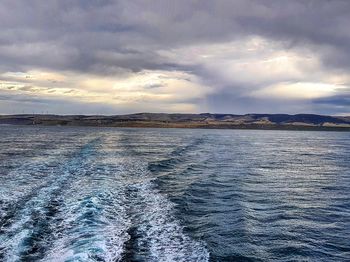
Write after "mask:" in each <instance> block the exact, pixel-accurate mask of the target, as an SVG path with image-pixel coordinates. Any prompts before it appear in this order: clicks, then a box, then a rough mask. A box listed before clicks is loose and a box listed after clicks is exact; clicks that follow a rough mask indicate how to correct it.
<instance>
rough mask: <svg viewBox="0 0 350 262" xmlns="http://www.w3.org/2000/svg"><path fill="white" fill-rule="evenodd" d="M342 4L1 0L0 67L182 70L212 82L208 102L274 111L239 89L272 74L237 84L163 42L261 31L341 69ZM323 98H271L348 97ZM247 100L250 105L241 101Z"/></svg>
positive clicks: (348, 6) (346, 40) (349, 20)
mask: <svg viewBox="0 0 350 262" xmlns="http://www.w3.org/2000/svg"><path fill="white" fill-rule="evenodd" d="M349 13H350V3H349V2H348V1H345V0H344V1H343V0H333V1H328V0H308V1H304V0H295V1H278V0H235V1H231V0H220V1H211V0H203V1H196V0H193V1H192V0H179V1H163V0H156V1H147V0H136V1H117V0H116V1H107V0H103V1H96V0H80V1H69V0H55V1H40V0H33V1H27V0H17V1H13V0H3V1H1V2H0V59H1V64H0V72H8V71H13V72H15V71H22V72H25V71H28V70H31V69H36V68H39V69H44V70H61V71H73V72H83V73H93V74H98V75H102V76H103V75H123V74H132V73H134V72H139V71H142V70H170V71H174V70H179V71H186V72H190V73H192V74H194V75H196V76H198V77H199V78H200V79H201V80H202V82H203V83H205V84H208V85H210V86H213V88H215V89H216V91H215V92H214V93H211V94H208V95H207V98H206V99H207V105H208V109H209V110H211V111H217V112H218V111H220V112H222V111H226V112H228V111H230V112H232V111H234V112H237V111H240V112H243V111H249V112H251V111H256V112H257V111H271V110H272V109H274V110H275V109H276V107H273V108H272V107H271V100H262V99H261V100H259V99H257V98H254V99H253V98H248V97H246V96H245V92H247V90H249V89H251V90H254V89H258V88H260V87H262V86H266V85H269V84H273V83H274V82H276V81H277V79H276V78H274V77H271V79H267V80H265V82H260V83H254V82H252V83H250V84H249V83H248V84H247V83H245V85H244V86H243V85H242V83H241V82H240V81H238V80H237V81H235V80H232V79H230V80H227V79H224V78H222V77H221V76H220V75H217V74H216V73H215V72H214V71H213V70H211V68H206V67H205V66H203V64H201V63H199V62H198V61H193V62H192V63H182V62H181V61H179V60H174V59H171V58H169V57H167V56H165V55H163V54H162V52H160V51H162V50H176V49H179V48H180V49H181V48H186V47H187V46H196V45H206V44H207V45H208V44H209V45H210V44H220V43H227V42H230V41H239V40H241V39H245V38H248V37H251V36H261V37H264V38H266V39H270V40H271V41H275V42H278V43H279V45H280V46H281V47H282V48H283V49H284V50H293V51H297V52H301V53H302V54H307V53H308V52H313V53H316V54H317V55H318V56H319V57H320V59H321V60H320V61H321V62H322V65H321V67H320V70H324V71H327V72H337V73H342V74H348V73H349V70H350V30H349V29H348V28H349V26H350V16H349ZM238 52H239V51H237V53H238ZM229 59H230V58H229ZM232 59H233V58H232ZM253 77H254V76H252V78H253ZM280 80H281V79H278V81H280ZM283 80H285V81H287V80H288V81H298V80H299V79H292V78H289V79H287V78H286V79H283ZM145 86H148V88H152V87H156V86H157V85H153V84H148V85H145ZM322 99H323V100H322ZM322 99H320V100H315V101H314V102H311V105H312V106H310V104H309V102H307V103H302V102H300V103H299V102H295V101H294V102H293V101H290V107H288V108H283V105H285V101H274V102H273V104H274V105H278V107H277V108H278V110H279V111H280V112H282V111H288V112H293V110H294V111H295V112H296V111H298V112H299V111H300V110H299V109H301V110H309V111H314V112H317V110H318V109H317V108H318V107H319V106H320V105H321V104H322V105H323V104H325V103H327V104H328V105H331V104H332V105H338V104H339V105H343V107H346V106H347V105H346V103H347V102H348V100H346V99H345V100H344V99H342V98H339V97H338V96H337V95H336V96H334V97H329V98H322ZM204 102H205V101H203V103H204ZM199 103H200V102H199ZM252 104H254V107H253V108H255V109H252V110H249V106H245V105H252ZM270 109H271V110H270ZM343 109H344V108H342V110H343ZM320 110H324V109H320ZM333 111H334V110H333ZM333 111H332V113H333ZM348 111H349V110H348Z"/></svg>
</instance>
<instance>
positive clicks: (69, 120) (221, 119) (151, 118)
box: [0, 113, 350, 131]
mask: <svg viewBox="0 0 350 262" xmlns="http://www.w3.org/2000/svg"><path fill="white" fill-rule="evenodd" d="M0 125H43V126H101V127H154V128H212V129H269V130H274V129H276V130H325V131H327V130H334V131H350V116H326V115H314V114H297V115H288V114H246V115H234V114H210V113H202V114H165V113H137V114H128V115H113V116H104V115H50V114H46V115H44V114H21V115H0Z"/></svg>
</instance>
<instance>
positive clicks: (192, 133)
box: [0, 126, 350, 261]
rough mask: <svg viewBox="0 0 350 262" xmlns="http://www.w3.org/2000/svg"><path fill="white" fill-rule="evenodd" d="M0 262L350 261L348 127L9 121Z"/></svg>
mask: <svg viewBox="0 0 350 262" xmlns="http://www.w3.org/2000/svg"><path fill="white" fill-rule="evenodd" d="M0 261H350V133H336V132H288V131H248V130H242V131H239V130H190V129H109V128H64V127H40V128H36V127H34V128H33V127H7V126H6V127H5V126H1V127H0Z"/></svg>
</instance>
